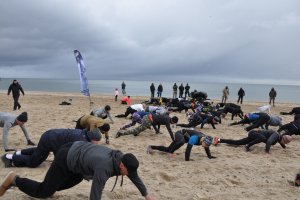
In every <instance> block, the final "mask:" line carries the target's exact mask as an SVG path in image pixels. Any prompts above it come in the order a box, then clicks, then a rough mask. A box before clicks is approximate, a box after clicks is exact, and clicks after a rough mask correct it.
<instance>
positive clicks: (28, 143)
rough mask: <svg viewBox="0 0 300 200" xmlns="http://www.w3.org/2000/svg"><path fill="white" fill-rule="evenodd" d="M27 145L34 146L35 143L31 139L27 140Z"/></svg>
mask: <svg viewBox="0 0 300 200" xmlns="http://www.w3.org/2000/svg"><path fill="white" fill-rule="evenodd" d="M27 145H32V146H34V145H35V144H34V143H33V142H32V141H31V140H27Z"/></svg>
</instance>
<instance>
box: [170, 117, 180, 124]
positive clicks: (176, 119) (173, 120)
mask: <svg viewBox="0 0 300 200" xmlns="http://www.w3.org/2000/svg"><path fill="white" fill-rule="evenodd" d="M171 120H172V122H173V123H174V124H176V123H177V122H178V117H176V116H174V117H172V118H171Z"/></svg>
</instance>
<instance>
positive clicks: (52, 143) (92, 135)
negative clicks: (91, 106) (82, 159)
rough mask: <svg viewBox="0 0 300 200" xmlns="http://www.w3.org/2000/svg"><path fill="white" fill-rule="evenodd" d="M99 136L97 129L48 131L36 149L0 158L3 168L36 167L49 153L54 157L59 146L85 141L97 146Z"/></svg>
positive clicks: (24, 150) (23, 150)
mask: <svg viewBox="0 0 300 200" xmlns="http://www.w3.org/2000/svg"><path fill="white" fill-rule="evenodd" d="M100 140H101V134H100V132H99V129H98V128H95V129H94V130H92V131H88V130H87V129H83V130H80V129H50V130H48V131H46V132H45V133H43V134H42V136H41V138H40V141H39V143H38V145H37V147H33V148H28V149H22V150H21V151H16V152H15V153H14V154H4V155H3V156H2V157H1V160H2V162H4V164H5V167H13V166H14V167H31V168H35V167H38V166H39V165H40V164H41V163H42V162H44V161H45V160H46V159H47V158H48V156H49V153H50V152H53V154H54V155H56V153H57V151H58V150H59V148H60V147H61V146H63V145H64V144H67V143H69V142H75V141H87V142H91V143H94V144H98V142H99V141H100Z"/></svg>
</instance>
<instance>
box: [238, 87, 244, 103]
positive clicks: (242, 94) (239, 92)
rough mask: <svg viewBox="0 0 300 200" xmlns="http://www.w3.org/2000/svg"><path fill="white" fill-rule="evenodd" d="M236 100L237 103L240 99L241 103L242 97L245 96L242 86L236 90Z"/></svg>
mask: <svg viewBox="0 0 300 200" xmlns="http://www.w3.org/2000/svg"><path fill="white" fill-rule="evenodd" d="M238 96H239V98H238V100H237V103H239V102H240V101H241V104H243V98H244V96H245V90H243V88H240V89H239V91H238Z"/></svg>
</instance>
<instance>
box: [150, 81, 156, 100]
mask: <svg viewBox="0 0 300 200" xmlns="http://www.w3.org/2000/svg"><path fill="white" fill-rule="evenodd" d="M150 92H151V98H153V97H154V93H155V86H154V83H152V84H151V85H150Z"/></svg>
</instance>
